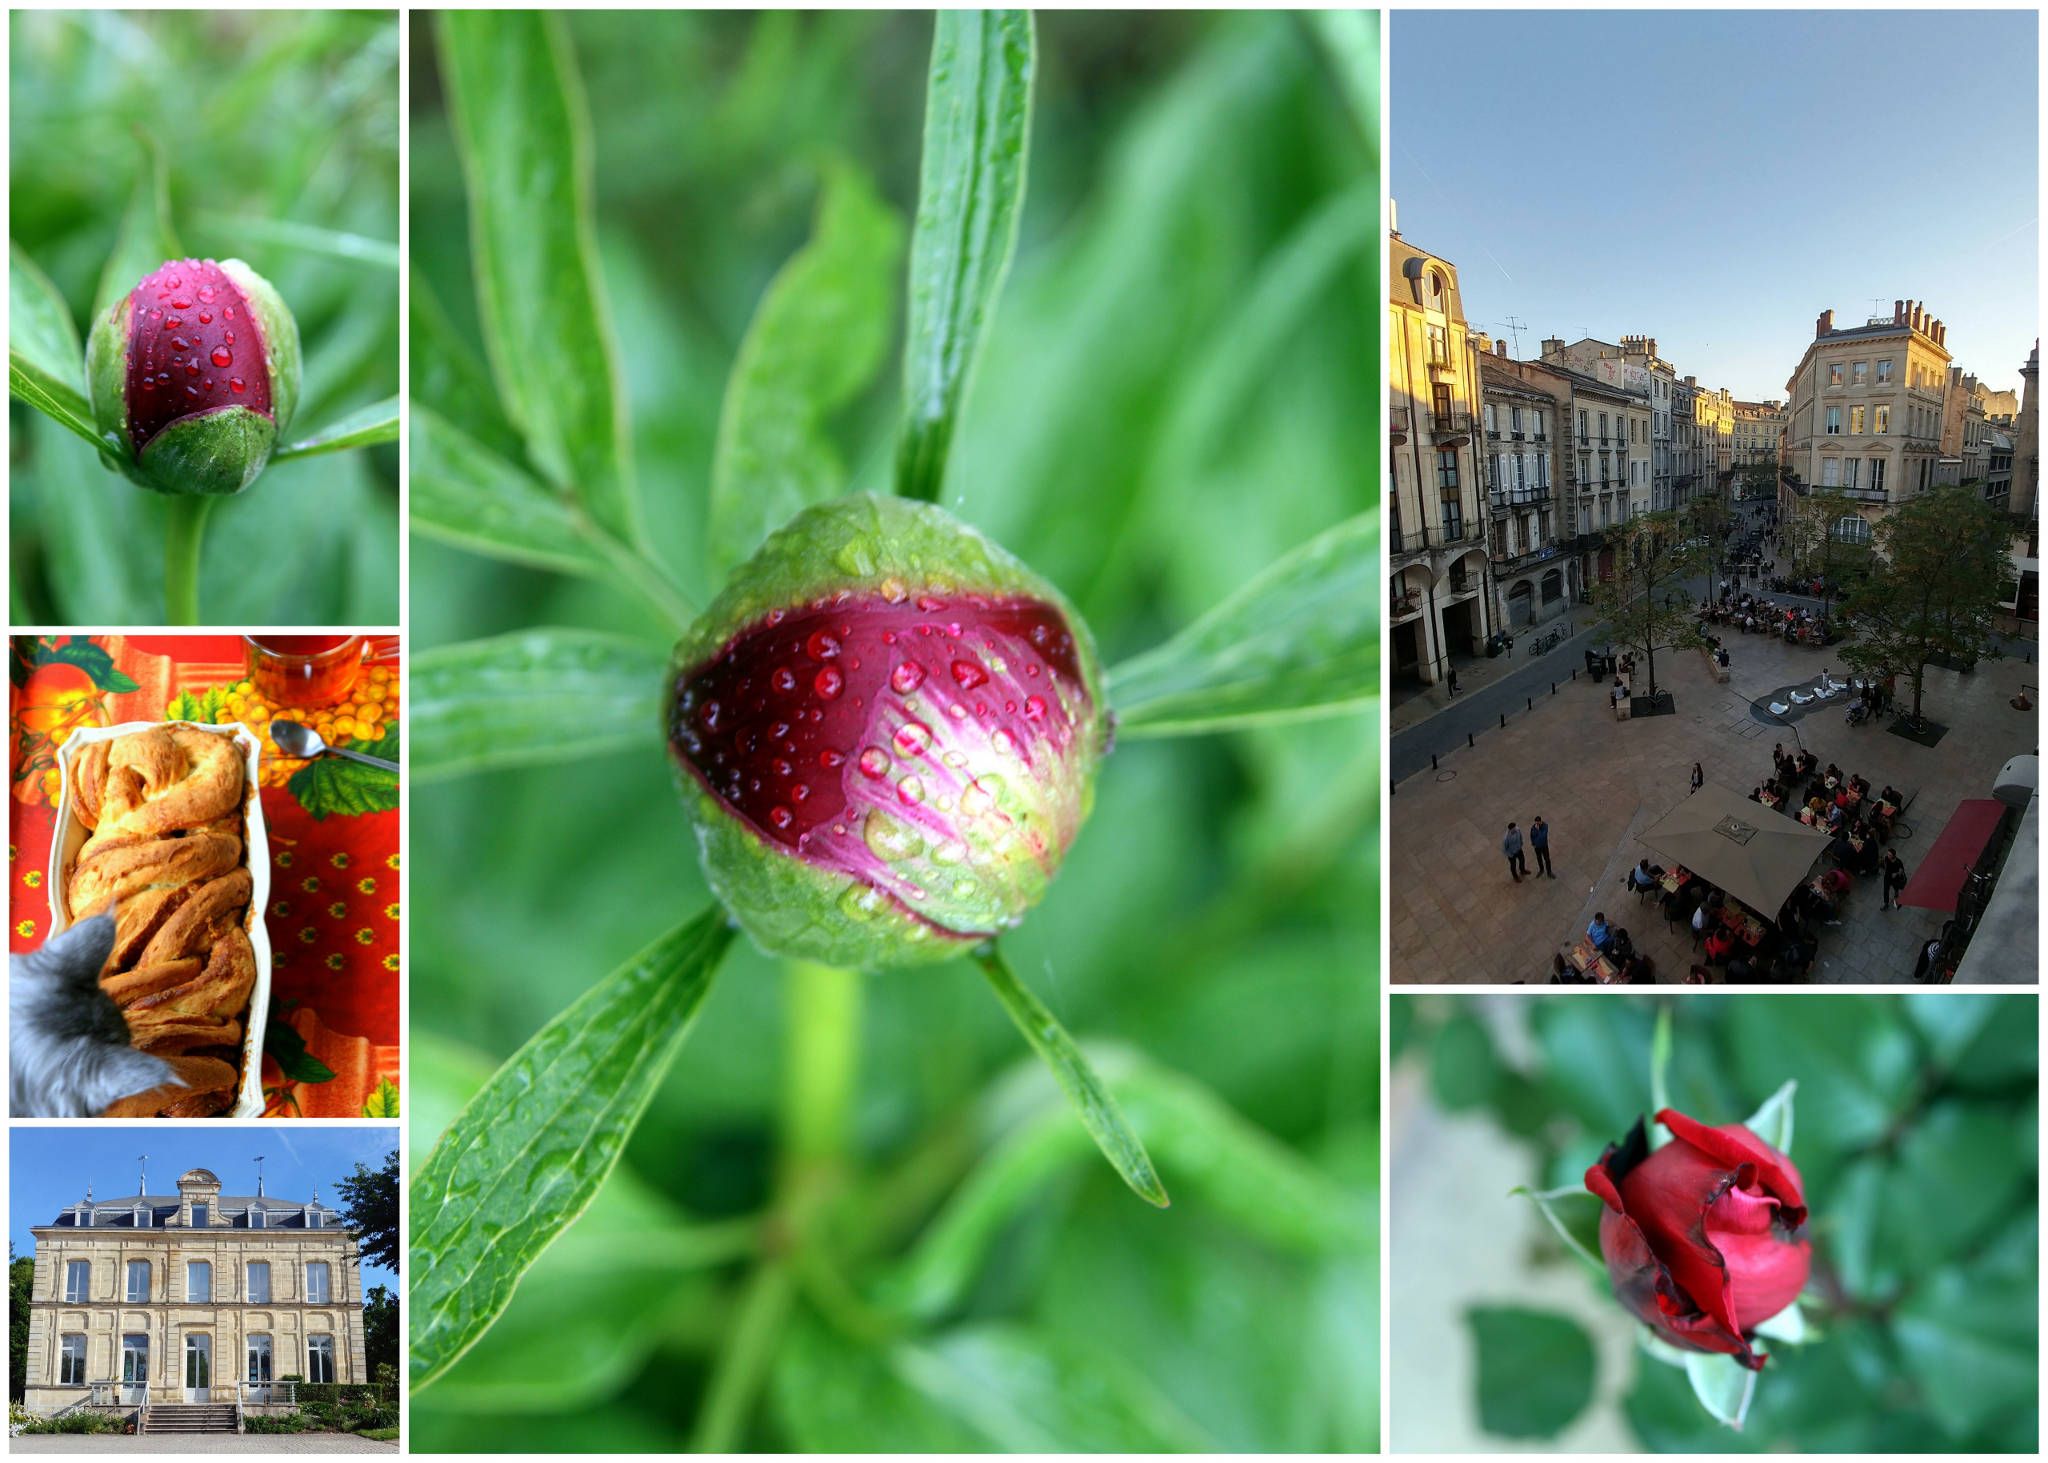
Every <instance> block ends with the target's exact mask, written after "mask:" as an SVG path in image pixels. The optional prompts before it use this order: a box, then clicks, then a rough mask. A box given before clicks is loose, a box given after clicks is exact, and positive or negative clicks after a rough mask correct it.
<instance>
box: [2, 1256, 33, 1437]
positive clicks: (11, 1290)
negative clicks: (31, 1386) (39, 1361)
mask: <svg viewBox="0 0 2048 1463" xmlns="http://www.w3.org/2000/svg"><path fill="white" fill-rule="evenodd" d="M35 1283H36V1262H35V1261H34V1260H30V1259H17V1258H16V1257H15V1254H14V1246H13V1245H11V1244H10V1245H8V1247H7V1395H8V1396H9V1397H11V1398H13V1399H14V1400H15V1401H16V1402H20V1401H22V1400H23V1399H24V1398H26V1397H27V1396H28V1302H29V1296H30V1294H31V1293H32V1292H33V1290H34V1288H35Z"/></svg>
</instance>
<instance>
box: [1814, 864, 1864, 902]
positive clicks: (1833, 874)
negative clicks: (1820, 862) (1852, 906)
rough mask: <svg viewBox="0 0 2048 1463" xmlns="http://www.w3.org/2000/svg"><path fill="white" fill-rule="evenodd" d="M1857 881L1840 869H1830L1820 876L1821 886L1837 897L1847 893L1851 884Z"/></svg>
mask: <svg viewBox="0 0 2048 1463" xmlns="http://www.w3.org/2000/svg"><path fill="white" fill-rule="evenodd" d="M1855 882H1856V881H1855V880H1853V879H1851V878H1850V877H1849V876H1848V875H1847V874H1845V873H1843V872H1842V871H1841V870H1840V869H1829V870H1828V871H1827V872H1826V873H1825V874H1822V875H1821V876H1820V883H1821V887H1822V888H1823V889H1825V890H1827V892H1828V893H1829V894H1831V895H1833V896H1834V897H1835V898H1837V899H1839V898H1841V897H1842V896H1843V895H1844V894H1847V893H1848V892H1849V886H1850V885H1851V884H1853V883H1855Z"/></svg>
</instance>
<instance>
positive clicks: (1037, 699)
mask: <svg viewBox="0 0 2048 1463" xmlns="http://www.w3.org/2000/svg"><path fill="white" fill-rule="evenodd" d="M1024 714H1025V715H1026V716H1027V717H1029V718H1030V719H1031V720H1033V721H1037V720H1039V719H1040V718H1042V717H1043V716H1044V715H1045V698H1044V697H1043V696H1026V697H1025V698H1024Z"/></svg>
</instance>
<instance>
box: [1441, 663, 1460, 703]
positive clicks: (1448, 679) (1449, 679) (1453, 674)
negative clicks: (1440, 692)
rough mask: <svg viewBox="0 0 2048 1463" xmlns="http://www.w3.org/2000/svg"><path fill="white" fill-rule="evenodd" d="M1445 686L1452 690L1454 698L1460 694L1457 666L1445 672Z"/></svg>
mask: <svg viewBox="0 0 2048 1463" xmlns="http://www.w3.org/2000/svg"><path fill="white" fill-rule="evenodd" d="M1444 684H1445V685H1447V686H1449V687H1450V688H1451V694H1452V695H1453V696H1455V695H1457V694H1458V668H1457V667H1456V666H1452V667H1451V668H1450V669H1449V670H1448V671H1446V672H1444Z"/></svg>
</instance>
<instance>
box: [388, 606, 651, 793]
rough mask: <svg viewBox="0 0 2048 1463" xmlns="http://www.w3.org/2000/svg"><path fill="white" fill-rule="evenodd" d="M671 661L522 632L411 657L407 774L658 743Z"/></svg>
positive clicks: (592, 638)
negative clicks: (409, 736)
mask: <svg viewBox="0 0 2048 1463" xmlns="http://www.w3.org/2000/svg"><path fill="white" fill-rule="evenodd" d="M666 671H667V657H666V656H665V655H664V654H663V652H662V651H661V650H660V649H659V648H658V647H654V646H649V645H645V644H642V643H641V642H639V641H635V640H628V639H626V638H624V637H622V636H617V635H605V634H600V633H599V632H597V631H594V630H547V629H540V630H523V631H520V632H518V633H516V634H512V635H503V636H499V637H498V638H496V639H493V640H474V641H470V642H468V643H467V644H462V645H444V646H441V647H439V648H437V649H434V650H427V651H422V652H420V653H419V654H418V655H416V656H414V657H413V662H412V669H411V671H410V672H409V676H408V684H407V696H408V700H407V703H406V725H407V726H408V727H409V728H410V729H411V730H410V735H411V741H412V763H411V771H412V775H413V777H414V778H416V779H420V780H432V779H434V778H437V777H453V776H457V775H459V774H462V773H466V772H482V771H486V770H489V769H494V768H499V767H526V766H532V765H534V764H537V763H543V762H556V761H567V760H569V759H570V758H581V757H588V756H595V755H601V754H603V753H606V752H615V751H624V750H626V749H627V748H629V747H648V746H653V745H656V744H657V743H658V741H659V739H660V735H661V734H660V731H659V727H660V706H661V699H662V697H661V692H662V683H663V681H664V679H665V674H666Z"/></svg>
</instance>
